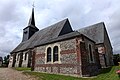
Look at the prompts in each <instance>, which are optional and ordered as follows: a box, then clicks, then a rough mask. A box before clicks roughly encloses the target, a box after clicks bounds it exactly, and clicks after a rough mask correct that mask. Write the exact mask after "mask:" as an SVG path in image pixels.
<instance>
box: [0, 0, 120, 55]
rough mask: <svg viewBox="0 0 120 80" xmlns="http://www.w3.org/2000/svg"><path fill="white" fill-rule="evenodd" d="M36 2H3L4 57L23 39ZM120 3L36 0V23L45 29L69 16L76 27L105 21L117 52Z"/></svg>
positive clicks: (0, 49)
mask: <svg viewBox="0 0 120 80" xmlns="http://www.w3.org/2000/svg"><path fill="white" fill-rule="evenodd" d="M32 1H33V0H24V1H21V0H12V2H11V1H10V0H1V1H0V12H1V13H0V29H1V30H0V56H1V55H2V56H4V55H5V54H8V53H9V52H11V51H12V49H14V48H15V47H16V46H17V45H18V44H19V43H20V42H21V39H22V29H23V28H24V27H26V26H27V23H28V19H29V18H30V15H31V7H32ZM119 5H120V1H119V0H114V1H110V0H97V1H96V0H84V1H83V0H69V1H68V0H35V18H36V26H37V27H38V28H39V29H42V28H45V27H46V26H49V25H51V24H53V23H55V22H57V21H59V20H62V19H64V18H69V19H70V22H71V25H72V26H73V29H74V30H76V29H79V28H82V27H85V26H89V25H92V24H95V23H97V22H101V21H104V22H105V25H106V28H107V31H108V33H109V35H110V39H111V42H112V45H113V48H114V52H115V53H116V52H120V50H119V46H120V45H119V44H120V38H119V37H120V36H119V34H120V31H119V30H120V28H119V26H120V22H119V21H120V8H119ZM3 26H4V27H3ZM7 44H9V45H7Z"/></svg>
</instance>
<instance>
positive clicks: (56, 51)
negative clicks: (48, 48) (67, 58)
mask: <svg viewBox="0 0 120 80" xmlns="http://www.w3.org/2000/svg"><path fill="white" fill-rule="evenodd" d="M55 61H58V46H55V47H54V48H53V62H55Z"/></svg>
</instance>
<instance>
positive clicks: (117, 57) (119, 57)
mask: <svg viewBox="0 0 120 80" xmlns="http://www.w3.org/2000/svg"><path fill="white" fill-rule="evenodd" d="M113 61H114V64H115V65H119V64H118V62H120V54H114V55H113Z"/></svg>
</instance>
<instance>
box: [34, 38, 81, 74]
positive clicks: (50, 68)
mask: <svg viewBox="0 0 120 80" xmlns="http://www.w3.org/2000/svg"><path fill="white" fill-rule="evenodd" d="M56 45H57V46H58V47H59V53H60V54H59V61H58V62H51V63H47V62H46V57H45V55H46V48H47V47H48V46H49V47H51V48H53V47H54V46H56ZM35 59H36V60H35V71H38V72H39V71H40V72H48V73H62V74H78V73H77V69H78V65H77V53H76V40H75V39H70V40H65V41H61V42H56V43H53V44H49V45H44V46H40V47H37V48H36V57H35ZM79 67H80V66H79Z"/></svg>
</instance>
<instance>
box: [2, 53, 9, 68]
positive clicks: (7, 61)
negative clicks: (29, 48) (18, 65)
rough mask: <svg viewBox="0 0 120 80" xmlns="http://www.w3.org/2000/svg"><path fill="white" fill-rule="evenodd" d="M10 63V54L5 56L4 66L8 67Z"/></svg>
mask: <svg viewBox="0 0 120 80" xmlns="http://www.w3.org/2000/svg"><path fill="white" fill-rule="evenodd" d="M8 64H9V55H7V56H5V57H4V60H3V66H4V67H8Z"/></svg>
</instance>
